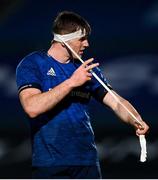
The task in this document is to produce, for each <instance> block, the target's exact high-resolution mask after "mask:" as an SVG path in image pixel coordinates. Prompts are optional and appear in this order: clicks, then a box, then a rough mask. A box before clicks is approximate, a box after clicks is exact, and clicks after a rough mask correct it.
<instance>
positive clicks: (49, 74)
mask: <svg viewBox="0 0 158 180" xmlns="http://www.w3.org/2000/svg"><path fill="white" fill-rule="evenodd" d="M47 75H48V76H56V73H55V71H54V69H53V68H52V67H51V68H50V70H49V71H48V72H47Z"/></svg>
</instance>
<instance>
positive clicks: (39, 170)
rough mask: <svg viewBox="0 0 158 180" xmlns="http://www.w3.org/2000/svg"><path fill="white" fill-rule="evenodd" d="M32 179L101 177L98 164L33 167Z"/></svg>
mask: <svg viewBox="0 0 158 180" xmlns="http://www.w3.org/2000/svg"><path fill="white" fill-rule="evenodd" d="M32 178H33V179H101V178H102V177H101V171H100V166H97V165H96V166H53V167H33V168H32Z"/></svg>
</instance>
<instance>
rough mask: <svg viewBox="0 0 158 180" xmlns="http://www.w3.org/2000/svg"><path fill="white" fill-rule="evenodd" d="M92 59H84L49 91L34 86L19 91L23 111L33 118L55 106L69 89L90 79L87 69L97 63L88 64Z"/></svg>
mask: <svg viewBox="0 0 158 180" xmlns="http://www.w3.org/2000/svg"><path fill="white" fill-rule="evenodd" d="M92 61H93V59H89V60H87V61H85V63H84V64H82V65H81V66H80V67H79V68H78V69H77V70H76V71H75V72H74V73H73V75H72V76H71V77H70V78H69V79H67V80H65V81H64V82H62V83H61V84H59V85H58V86H56V87H54V88H53V89H51V90H50V91H47V92H44V93H43V92H41V91H40V90H39V89H36V88H28V89H24V90H22V91H21V92H20V94H19V98H20V101H21V104H22V106H23V108H24V110H25V112H26V113H27V114H28V115H29V116H30V117H31V118H34V117H36V116H38V115H40V114H42V113H44V112H46V111H49V110H50V109H52V108H53V107H55V106H56V105H57V104H58V103H59V102H60V101H61V100H62V99H63V98H64V97H65V96H66V95H68V94H69V93H70V91H71V90H72V89H73V88H75V87H78V86H81V85H83V84H84V83H85V82H87V81H89V80H91V76H92V75H91V73H89V72H88V71H89V70H90V69H92V68H94V67H96V66H98V65H99V64H98V63H95V64H92V65H88V64H89V63H91V62H92Z"/></svg>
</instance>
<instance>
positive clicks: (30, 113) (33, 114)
mask: <svg viewBox="0 0 158 180" xmlns="http://www.w3.org/2000/svg"><path fill="white" fill-rule="evenodd" d="M24 111H25V113H26V114H27V115H28V116H29V118H31V119H33V118H36V117H37V116H38V115H39V113H38V111H37V109H36V108H32V107H25V108H24Z"/></svg>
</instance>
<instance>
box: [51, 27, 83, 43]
mask: <svg viewBox="0 0 158 180" xmlns="http://www.w3.org/2000/svg"><path fill="white" fill-rule="evenodd" d="M84 36H86V30H85V29H84V31H82V30H81V29H79V30H78V31H75V32H73V33H69V34H64V35H60V34H56V33H54V40H55V41H58V42H63V41H65V42H66V41H69V40H72V39H76V38H82V37H84ZM61 39H62V40H61Z"/></svg>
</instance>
